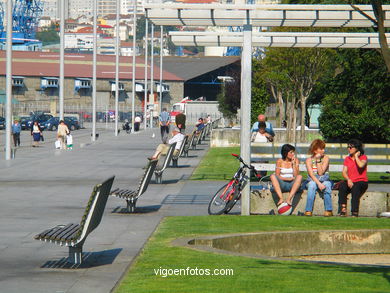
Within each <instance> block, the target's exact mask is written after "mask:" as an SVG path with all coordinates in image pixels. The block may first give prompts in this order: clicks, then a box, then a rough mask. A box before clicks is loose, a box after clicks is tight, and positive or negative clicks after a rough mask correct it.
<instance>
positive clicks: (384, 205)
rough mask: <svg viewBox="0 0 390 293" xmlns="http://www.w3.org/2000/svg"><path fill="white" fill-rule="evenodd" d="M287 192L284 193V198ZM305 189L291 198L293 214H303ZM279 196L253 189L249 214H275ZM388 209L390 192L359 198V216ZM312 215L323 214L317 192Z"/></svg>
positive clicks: (335, 197)
mask: <svg viewBox="0 0 390 293" xmlns="http://www.w3.org/2000/svg"><path fill="white" fill-rule="evenodd" d="M287 196H288V194H287V193H284V194H283V197H284V199H287ZM348 198H349V199H348V208H347V209H348V215H350V208H351V204H350V198H351V196H349V197H348ZM306 199H307V191H306V190H305V191H304V192H303V193H301V194H297V195H296V196H295V198H294V200H293V208H294V209H293V214H294V215H298V214H303V213H304V212H305V206H306ZM278 201H279V198H278V197H277V195H276V194H275V193H273V192H271V191H270V190H262V191H255V192H253V191H252V193H251V204H250V207H251V211H250V212H251V214H277V213H278V212H277V206H276V204H277V202H278ZM332 206H333V214H337V213H338V191H337V190H336V191H333V192H332ZM388 211H390V193H385V192H366V193H365V194H364V195H363V196H362V198H361V199H360V211H359V215H360V216H368V217H376V216H377V215H378V214H380V213H382V212H388ZM313 214H314V215H323V214H324V201H323V199H322V198H320V197H319V196H318V194H317V196H316V199H315V202H314V209H313Z"/></svg>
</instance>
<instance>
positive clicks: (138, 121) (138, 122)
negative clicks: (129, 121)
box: [134, 115, 142, 132]
mask: <svg viewBox="0 0 390 293" xmlns="http://www.w3.org/2000/svg"><path fill="white" fill-rule="evenodd" d="M141 122H142V119H141V117H139V116H138V115H137V116H135V118H134V131H135V132H138V131H139V126H140V125H141Z"/></svg>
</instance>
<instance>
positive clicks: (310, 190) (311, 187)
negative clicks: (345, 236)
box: [305, 180, 332, 212]
mask: <svg viewBox="0 0 390 293" xmlns="http://www.w3.org/2000/svg"><path fill="white" fill-rule="evenodd" d="M322 184H324V185H325V189H324V190H323V191H322V192H323V195H324V206H325V211H332V183H331V182H330V181H324V182H322ZM317 190H318V191H319V189H318V186H317V183H315V182H314V181H313V180H310V181H309V182H308V183H307V201H306V209H305V210H306V211H307V212H312V211H313V205H314V198H315V197H316V192H317Z"/></svg>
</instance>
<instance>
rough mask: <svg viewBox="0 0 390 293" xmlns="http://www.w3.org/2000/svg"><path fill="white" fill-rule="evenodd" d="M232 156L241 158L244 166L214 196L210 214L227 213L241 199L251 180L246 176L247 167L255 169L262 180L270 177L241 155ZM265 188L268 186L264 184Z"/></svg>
mask: <svg viewBox="0 0 390 293" xmlns="http://www.w3.org/2000/svg"><path fill="white" fill-rule="evenodd" d="M232 156H234V157H235V158H236V159H237V160H239V161H240V162H241V163H242V166H241V167H239V168H238V169H237V171H236V173H235V174H234V176H233V178H232V179H231V180H230V181H229V183H227V184H225V185H224V186H222V187H221V188H220V189H219V190H218V191H217V192H216V193H215V195H214V196H213V197H212V199H211V201H210V203H209V207H208V213H209V215H221V214H223V213H225V214H227V213H228V212H230V211H231V209H232V208H233V207H234V205H235V204H236V203H237V202H238V201H239V200H240V198H241V191H242V190H243V188H244V187H245V185H246V183H247V182H248V181H249V178H248V177H247V176H246V172H247V169H249V170H253V172H254V175H255V176H256V177H257V178H259V179H260V181H261V180H262V179H263V178H265V177H268V176H262V174H261V172H259V171H256V169H255V168H254V167H253V166H252V165H247V164H246V163H245V162H244V160H243V159H242V158H241V157H240V156H239V155H236V154H232ZM264 188H267V187H266V186H264Z"/></svg>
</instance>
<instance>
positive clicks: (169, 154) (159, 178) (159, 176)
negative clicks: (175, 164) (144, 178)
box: [154, 142, 176, 183]
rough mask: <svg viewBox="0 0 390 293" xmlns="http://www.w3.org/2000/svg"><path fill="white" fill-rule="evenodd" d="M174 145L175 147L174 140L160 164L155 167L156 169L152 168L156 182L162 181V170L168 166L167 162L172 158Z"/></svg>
mask: <svg viewBox="0 0 390 293" xmlns="http://www.w3.org/2000/svg"><path fill="white" fill-rule="evenodd" d="M175 147H176V142H174V143H173V144H171V145H170V147H169V150H168V152H167V155H166V156H165V160H164V162H163V164H162V166H159V167H157V168H156V170H154V175H155V178H156V183H162V174H163V172H164V170H165V169H166V168H167V167H168V166H169V163H170V162H171V160H172V157H173V152H174V151H175Z"/></svg>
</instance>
